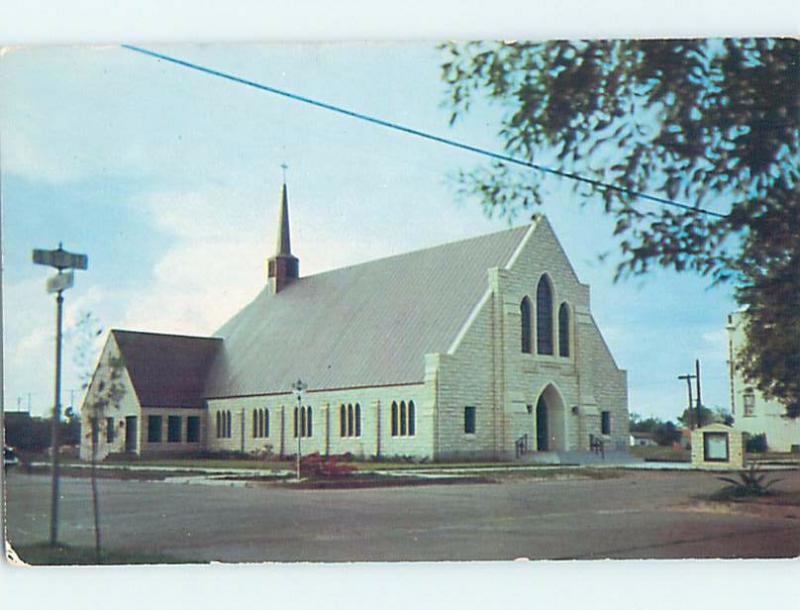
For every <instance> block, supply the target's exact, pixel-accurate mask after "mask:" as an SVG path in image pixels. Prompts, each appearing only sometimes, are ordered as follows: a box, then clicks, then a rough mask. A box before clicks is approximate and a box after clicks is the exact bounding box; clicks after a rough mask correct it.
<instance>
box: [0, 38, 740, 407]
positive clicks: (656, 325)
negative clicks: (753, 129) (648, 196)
mask: <svg viewBox="0 0 800 610" xmlns="http://www.w3.org/2000/svg"><path fill="white" fill-rule="evenodd" d="M148 47H149V48H152V49H154V50H157V51H159V52H162V53H166V54H172V55H176V56H178V57H181V58H184V59H187V60H189V61H193V62H197V63H200V64H204V65H207V66H209V67H212V68H215V69H218V70H222V71H226V72H231V73H234V74H237V75H239V76H242V77H244V78H249V79H252V80H255V81H259V82H263V83H266V84H269V85H272V86H275V87H279V88H283V89H287V90H290V91H294V92H297V93H300V94H302V95H306V96H309V97H316V98H319V99H322V100H324V101H327V102H330V103H334V104H340V105H343V106H346V107H349V108H352V109H355V110H359V111H361V112H364V113H368V114H373V115H376V116H380V117H383V118H387V119H390V120H394V121H396V122H399V123H404V124H408V125H411V126H414V127H416V128H419V129H423V130H429V131H432V132H434V133H438V134H442V135H445V136H447V137H452V138H455V139H460V140H463V141H466V142H470V143H473V144H476V145H479V146H486V147H488V148H492V149H497V150H499V149H500V147H501V144H500V141H499V139H498V138H497V137H496V135H495V131H496V122H495V121H494V120H493V119H495V118H496V115H495V114H493V112H491V111H488V110H485V109H484V110H483V111H481V112H478V113H476V114H474V115H473V116H471V117H470V119H469V120H468V121H466V122H464V123H463V124H457V125H456V126H455V127H453V128H449V127H448V125H447V119H448V113H447V110H446V109H445V108H442V107H441V102H442V101H443V99H444V94H443V86H442V84H441V82H440V81H439V72H438V63H439V60H440V56H439V54H438V52H437V51H436V50H435V48H434V45H433V44H428V43H425V44H422V43H417V44H402V45H400V44H340V45H314V44H305V45H292V46H286V45H284V46H281V45H260V46H214V45H206V46H201V45H183V46H159V45H148ZM0 90H2V92H3V94H2V97H0V128H1V129H2V139H1V140H0V145H1V146H2V196H3V210H2V213H3V217H2V231H3V233H2V238H3V239H2V249H3V265H4V266H3V274H4V275H3V300H4V302H3V306H4V320H3V322H4V341H3V349H4V367H5V371H4V389H5V392H4V399H5V408H6V409H15V408H16V407H17V404H18V399H19V400H21V406H22V407H26V406H27V394H28V392H30V393H31V401H32V406H33V411H34V413H37V414H41V413H44V412H45V411H46V410H47V409H49V408H50V407H51V403H52V375H53V357H52V351H53V347H52V342H53V337H54V329H53V325H54V304H53V300H52V298H51V297H49V296H48V295H47V294H46V293H45V290H44V282H45V279H46V277H47V276H48V274H49V271H48V270H47V269H45V268H43V267H38V266H35V265H33V264H32V263H31V262H30V252H31V249H32V248H35V247H42V248H52V247H56V246H57V244H58V242H59V241H63V242H64V247H65V248H67V249H69V250H73V251H78V252H85V253H87V254H88V255H89V270H88V271H86V272H79V273H78V276H77V278H76V286H75V287H74V288H73V289H71V290H70V291H68V292H67V293H66V326H67V342H66V345H65V365H66V370H65V378H64V388H65V389H66V390H69V389H77V388H79V387H80V381H79V379H80V373H81V371H80V370H78V367H76V366H75V364H74V356H75V348H76V345H77V340H76V338H75V336H74V332H73V333H71V332H70V329H71V328H73V327H74V324H75V321H76V320H77V318H78V316H79V315H80V314H81V313H82V312H85V311H91V312H93V313H94V314H95V315H96V317H97V318H98V319H99V320H100V321H101V323H102V324H103V326H104V327H106V328H111V327H122V328H131V329H141V330H154V331H163V332H178V333H190V334H208V333H211V332H213V331H214V330H215V329H216V328H217V327H219V326H220V325H221V324H222V323H223V322H224V321H225V320H226V319H227V318H228V317H229V316H230V315H232V314H233V313H234V312H235V311H237V310H238V309H239V308H240V307H242V306H243V305H244V304H246V303H247V302H248V301H249V300H250V299H251V298H252V297H253V296H255V294H256V293H257V292H258V291H259V289H260V288H261V287H262V286H263V284H264V275H265V259H266V257H267V256H268V255H269V254H270V253H271V252H272V249H273V248H274V239H275V233H276V226H275V221H276V217H277V205H278V195H279V189H280V183H281V169H280V165H281V163H284V162H285V163H287V164H288V165H289V171H288V183H289V194H290V206H291V211H290V213H291V219H292V238H293V242H292V243H293V247H294V250H295V254H296V255H297V256H299V258H300V261H301V273H303V274H311V273H315V272H319V271H323V270H326V269H331V268H335V267H339V266H342V265H347V264H353V263H357V262H361V261H366V260H370V259H373V258H376V257H380V256H386V255H390V254H394V253H398V252H404V251H408V250H413V249H417V248H421V247H425V246H430V245H435V244H439V243H444V242H447V241H451V240H454V239H459V238H464V237H469V236H473V235H479V234H482V233H486V232H490V231H494V230H500V229H502V228H505V227H507V226H508V224H509V223H508V221H507V220H503V219H489V218H487V217H486V216H485V215H484V214H483V211H482V209H481V208H480V206H479V203H478V201H477V200H470V199H459V198H458V197H457V193H456V191H457V189H456V183H455V181H454V179H453V177H454V175H455V173H456V172H457V171H458V170H459V169H469V168H472V167H474V166H476V165H477V164H479V163H481V162H482V161H481V159H479V158H477V157H475V156H474V155H471V154H469V153H466V152H459V151H456V150H453V149H449V148H446V147H442V146H441V145H437V144H433V143H429V142H424V141H421V140H419V139H416V138H413V137H411V136H407V135H403V134H399V133H396V132H391V131H388V130H386V129H382V128H380V127H376V126H373V125H369V124H366V123H361V122H357V121H354V120H352V119H349V118H346V117H342V116H338V115H335V114H332V113H329V112H326V111H324V110H320V109H315V108H311V107H308V106H305V105H302V104H298V103H296V102H291V101H288V100H285V99H282V98H279V97H275V96H272V95H269V94H265V93H262V92H259V91H256V90H253V89H248V88H246V87H242V86H239V85H235V84H233V83H230V82H227V81H224V80H221V79H217V78H212V77H209V76H206V75H203V74H199V73H196V72H193V71H190V70H187V69H184V68H180V67H177V66H174V65H171V64H167V63H165V62H160V61H156V60H154V59H152V58H149V57H145V56H142V55H139V54H135V53H133V52H131V51H128V50H125V49H122V48H120V47H118V46H107V47H95V48H91V47H40V48H31V49H17V50H13V51H7V52H6V54H5V55H4V56H3V57H2V60H0ZM542 180H543V181H544V182H545V185H546V188H547V192H548V196H547V198H546V202H545V205H544V206H543V208H542V210H541V211H543V212H544V213H546V214H547V215H548V217H549V219H550V221H551V223H552V224H553V226H554V228H555V230H556V232H557V234H558V236H559V239H560V240H561V242H562V244H563V245H564V247H565V249H566V251H567V253H568V255H569V256H570V258H571V260H572V262H573V264H574V266H575V268H576V270H577V272H578V275H579V277H580V278H581V280H582V281H584V282H587V283H589V284H590V285H591V287H592V308H593V312H594V315H595V318H596V319H597V321H598V324H599V325H600V328H601V330H602V331H603V334H604V336H605V338H606V340H607V342H608V343H609V345H610V347H611V350H612V353H613V354H614V355H615V358H616V360H617V363H618V365H619V366H621V367H622V368H625V369H627V370H628V374H629V377H628V379H629V394H630V405H629V406H630V409H631V411H634V412H637V413H641V414H644V415H649V414H654V415H657V416H660V417H665V418H674V417H676V416H677V415H678V414H679V413H680V412H681V411H682V409H683V408H684V407H685V403H686V387H685V385H683V384H682V383H681V382H679V381H678V380H677V379H676V377H677V375H679V374H682V373H685V372H687V371H688V370H689V368H690V367H692V366H693V363H694V359H695V358H698V357H699V358H701V359H702V362H703V373H704V375H703V384H704V388H703V389H704V399H705V402H706V404H711V405H721V406H727V404H728V389H727V376H726V363H725V359H726V345H727V343H726V338H725V332H724V324H725V316H726V315H727V314H728V313H729V312H730V311H732V310H733V309H735V303H734V302H733V300H732V298H731V290H730V288H726V287H723V288H716V289H708V287H707V285H708V282H707V280H705V279H703V278H697V277H694V276H691V275H678V274H675V273H672V272H666V271H658V272H655V273H653V274H650V275H648V276H646V277H643V278H638V279H635V280H628V281H624V282H621V283H617V284H614V283H613V281H612V279H613V274H614V269H613V263H612V262H605V263H600V262H598V259H597V257H598V255H599V254H600V253H602V252H604V251H607V250H609V249H613V247H614V242H613V240H612V239H611V237H610V236H611V231H612V228H613V223H612V222H611V220H610V219H608V218H606V217H605V216H604V215H603V214H602V213H601V212H600V208H601V204H600V202H599V201H586V202H584V203H585V205H584V206H581V205H580V204H581V199H580V198H579V197H578V196H577V195H574V194H573V193H572V190H571V188H570V185H568V184H564V183H563V181H562V180H560V179H557V178H552V177H550V178H542ZM642 205H650V204H645V203H643V204H642ZM525 221H526V217H525V215H520V217H519V218H518V219H517V220H516V221H515V222H514V224H520V223H522V222H525ZM78 394H79V392H76V395H75V398H74V399H75V401H76V402H77V401H78V398H77V395H78ZM63 402H64V403H65V405H68V404H69V402H70V394H69V392H65V395H64V400H63Z"/></svg>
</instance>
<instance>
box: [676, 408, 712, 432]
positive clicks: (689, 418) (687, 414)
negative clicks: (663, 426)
mask: <svg viewBox="0 0 800 610" xmlns="http://www.w3.org/2000/svg"><path fill="white" fill-rule="evenodd" d="M678 421H679V422H680V423H681V424H682V425H683V426H684V427H685V428H697V427H699V426H705V425H706V424H710V423H712V422H715V421H718V420H717V419H716V418H715V417H714V412H713V411H712V410H711V409H709V408H708V407H703V406H701V407H700V418H699V420H698V417H697V408H696V407H692V408H691V409H689V408H688V407H687V408H686V409H684V410H683V413H681V414H680V415H679V416H678Z"/></svg>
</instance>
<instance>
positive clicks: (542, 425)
mask: <svg viewBox="0 0 800 610" xmlns="http://www.w3.org/2000/svg"><path fill="white" fill-rule="evenodd" d="M564 425H565V422H564V401H563V399H562V398H561V394H560V393H559V392H558V390H557V389H556V388H555V387H554V386H553V385H552V384H548V386H547V387H546V388H545V389H544V390H543V391H542V393H541V394H540V395H539V399H538V400H537V401H536V416H535V426H536V435H535V436H536V450H537V451H561V450H564V449H566V446H565V437H566V431H565V430H564Z"/></svg>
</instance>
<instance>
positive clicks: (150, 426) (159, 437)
mask: <svg viewBox="0 0 800 610" xmlns="http://www.w3.org/2000/svg"><path fill="white" fill-rule="evenodd" d="M162 419H163V418H162V416H161V415H148V416H147V442H148V443H153V444H156V443H163V442H164V441H163V437H164V431H163V427H164V423H163V421H162ZM155 422H158V426H156V425H155Z"/></svg>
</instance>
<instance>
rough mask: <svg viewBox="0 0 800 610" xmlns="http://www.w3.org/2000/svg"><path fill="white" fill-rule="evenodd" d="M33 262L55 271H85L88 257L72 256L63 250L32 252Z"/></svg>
mask: <svg viewBox="0 0 800 610" xmlns="http://www.w3.org/2000/svg"><path fill="white" fill-rule="evenodd" d="M33 262H34V263H36V264H37V265H49V266H50V267H55V268H56V269H86V267H87V265H88V263H89V257H88V256H86V255H85V254H74V253H72V252H67V251H66V250H64V249H63V248H59V249H58V250H34V251H33Z"/></svg>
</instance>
